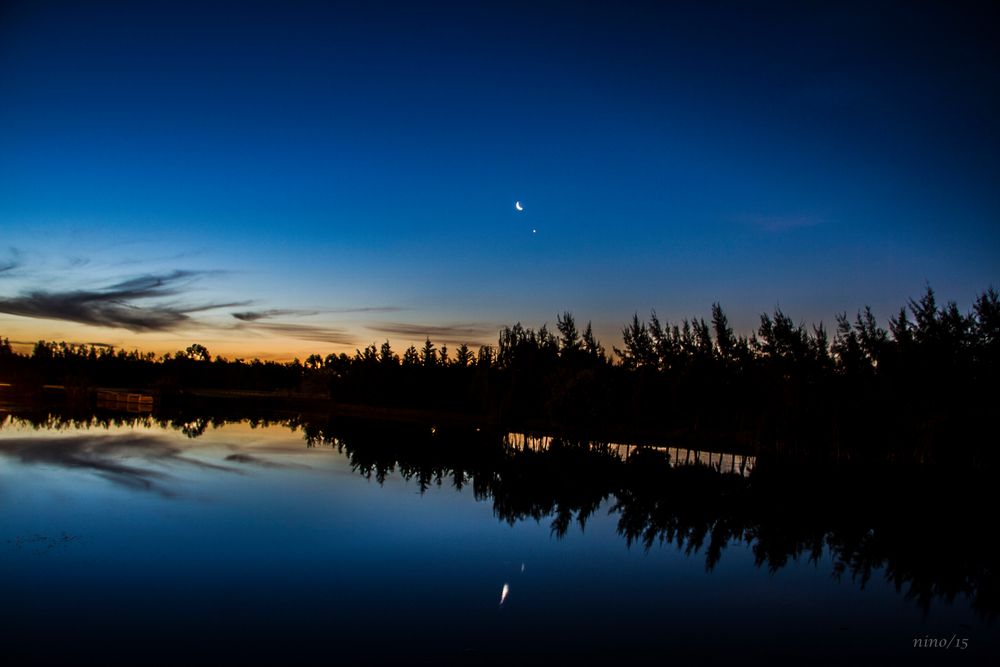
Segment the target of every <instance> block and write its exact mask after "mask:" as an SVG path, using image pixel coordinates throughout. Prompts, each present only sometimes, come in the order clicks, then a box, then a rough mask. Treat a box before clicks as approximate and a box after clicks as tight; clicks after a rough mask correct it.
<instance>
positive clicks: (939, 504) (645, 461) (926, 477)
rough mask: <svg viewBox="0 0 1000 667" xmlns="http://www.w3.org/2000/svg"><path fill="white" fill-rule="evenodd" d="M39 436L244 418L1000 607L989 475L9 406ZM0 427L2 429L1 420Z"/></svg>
mask: <svg viewBox="0 0 1000 667" xmlns="http://www.w3.org/2000/svg"><path fill="white" fill-rule="evenodd" d="M12 421H14V422H15V423H17V424H20V425H31V426H33V427H35V428H37V429H39V430H42V429H45V430H89V429H110V428H114V427H125V426H147V427H153V426H158V427H160V428H167V429H174V430H177V431H179V432H182V433H184V434H185V435H187V436H188V437H198V436H199V435H201V434H203V433H204V432H205V431H206V430H208V429H209V428H216V427H219V426H222V425H224V424H226V423H230V422H234V421H241V422H243V423H249V424H250V425H251V426H252V427H267V426H272V425H280V426H282V427H284V428H289V429H290V430H292V431H294V432H299V431H301V433H302V436H303V438H304V440H305V443H306V446H308V447H333V448H335V449H337V450H338V451H339V452H341V453H343V454H344V455H345V456H346V457H347V459H348V460H349V462H350V464H351V467H352V469H353V470H354V471H355V472H357V473H358V474H359V475H362V476H364V477H366V478H369V479H374V480H376V481H377V482H379V483H380V484H381V483H383V482H384V481H385V480H386V479H388V478H389V477H390V476H392V475H399V476H400V477H402V478H403V479H406V480H410V481H413V482H414V483H416V484H417V485H418V487H419V488H420V490H421V491H422V492H423V491H425V490H427V489H429V488H431V487H433V486H446V485H447V486H451V487H454V488H455V489H458V490H463V489H465V488H467V487H468V486H470V485H471V487H472V492H473V494H474V496H475V498H476V499H479V500H489V501H491V502H492V505H493V510H494V513H495V515H496V517H497V518H498V519H499V520H500V521H503V522H506V523H509V524H512V525H513V524H515V523H517V522H519V521H524V520H527V519H533V520H535V521H543V520H545V519H547V518H550V517H551V528H552V533H553V534H554V535H555V536H557V537H561V536H563V535H565V534H566V533H567V532H568V531H569V530H570V529H571V526H572V524H574V523H577V524H578V525H579V526H580V529H581V530H582V529H584V527H585V526H586V523H587V521H588V520H589V518H590V517H592V516H593V515H594V513H595V512H597V511H598V510H599V509H600V508H601V506H602V504H603V503H605V502H606V501H607V502H608V505H607V506H608V508H609V510H608V511H609V512H610V513H612V514H614V515H617V519H618V521H617V529H618V533H619V534H620V535H621V537H622V538H623V539H624V541H625V543H626V544H627V545H628V546H629V547H632V546H637V547H641V548H644V549H652V548H656V547H658V546H663V545H671V546H673V547H674V548H676V549H678V550H681V551H683V552H684V553H685V554H687V555H690V556H693V555H695V554H704V558H705V566H706V569H707V570H712V569H713V568H714V567H715V566H716V565H717V564H718V563H719V562H720V560H721V558H722V557H723V553H724V552H725V550H726V549H727V548H728V547H730V546H731V545H736V544H746V545H748V546H749V547H750V548H751V550H752V553H753V556H754V561H755V563H756V565H757V566H758V567H761V568H763V567H766V568H767V569H768V570H769V571H771V572H775V571H777V570H780V569H781V568H783V567H785V566H786V565H788V564H789V562H795V561H801V560H808V561H811V562H819V561H821V560H822V559H823V558H824V557H828V558H829V559H830V560H831V562H832V564H833V565H832V567H833V572H832V574H833V576H835V577H837V578H847V577H849V578H850V579H851V580H852V581H853V582H855V583H856V584H857V585H859V586H862V587H864V586H865V585H866V584H867V583H868V582H869V581H870V579H871V577H872V576H873V575H874V574H875V573H877V572H881V573H882V574H881V576H883V577H885V578H886V580H888V581H890V582H892V584H893V585H894V586H895V587H896V589H897V590H898V591H900V592H901V593H903V594H905V595H906V596H907V598H909V599H912V600H913V601H914V602H915V603H917V604H918V605H919V606H920V607H922V608H923V609H927V608H929V607H930V605H931V603H932V602H933V601H934V600H945V601H949V602H950V601H952V600H955V599H962V598H967V599H969V600H970V601H971V604H972V606H973V608H974V609H976V610H977V612H978V613H980V614H981V615H982V616H984V617H987V618H994V617H995V616H996V615H997V614H998V612H1000V597H998V590H997V583H996V577H995V572H996V568H997V565H998V564H1000V549H998V547H997V546H996V545H995V544H994V540H992V539H991V538H992V535H991V531H990V530H989V529H988V527H987V526H985V525H983V519H982V517H984V516H985V515H986V513H987V511H988V509H989V508H991V507H992V506H993V503H992V498H991V496H990V495H989V492H988V491H987V489H990V488H991V485H990V484H989V482H990V480H988V479H986V477H985V474H978V473H974V472H969V471H967V470H963V471H956V470H949V469H942V468H930V467H926V466H924V467H902V466H896V467H889V466H885V467H872V466H866V467H863V468H862V467H857V468H848V467H822V466H815V465H814V466H810V467H809V468H808V469H805V468H794V467H784V466H782V465H780V464H779V463H778V462H776V461H774V460H772V461H758V462H757V467H756V468H755V469H754V470H753V471H752V473H751V474H750V475H749V476H748V477H742V476H741V475H739V474H732V473H720V472H718V471H717V470H714V469H712V468H709V467H708V466H705V465H701V464H694V465H686V466H685V465H682V466H673V465H671V461H670V459H669V456H668V455H667V453H666V452H665V451H663V450H662V449H653V448H639V449H637V450H633V451H631V453H630V454H629V455H628V456H627V457H622V456H621V454H620V452H619V451H618V450H616V449H614V448H612V447H609V446H594V444H593V443H590V442H587V441H570V440H565V439H560V438H551V439H548V440H546V441H545V446H544V447H538V448H531V447H521V448H513V447H510V446H509V441H508V440H507V439H505V436H504V435H503V434H495V433H487V432H478V431H475V430H473V429H461V430H456V429H449V428H432V427H431V426H428V425H400V424H391V423H375V422H365V421H361V420H352V419H342V418H330V417H323V418H315V417H278V418H270V417H255V418H254V419H252V420H245V419H241V418H240V416H238V415H213V416H208V415H196V414H174V415H170V416H164V415H158V416H156V417H153V416H140V415H128V416H122V415H110V414H104V415H101V414H89V415H87V414H78V415H68V414H51V413H45V412H36V413H18V417H17V418H16V420H14V419H12V418H9V419H8V420H7V422H6V423H10V422H12ZM3 423H4V422H0V425H2V424H3Z"/></svg>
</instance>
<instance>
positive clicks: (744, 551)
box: [0, 413, 1000, 665]
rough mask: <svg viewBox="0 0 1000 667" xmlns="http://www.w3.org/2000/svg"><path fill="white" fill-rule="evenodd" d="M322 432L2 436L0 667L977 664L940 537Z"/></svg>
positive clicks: (654, 475)
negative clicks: (36, 666)
mask: <svg viewBox="0 0 1000 667" xmlns="http://www.w3.org/2000/svg"><path fill="white" fill-rule="evenodd" d="M333 423H334V424H336V420H333ZM337 429H338V427H337V426H335V425H334V426H323V425H320V426H316V425H314V424H309V423H305V422H302V421H296V420H288V421H285V422H279V423H271V424H267V423H253V424H252V423H250V422H247V421H236V422H226V421H221V420H220V421H219V422H218V423H216V424H215V425H213V424H211V423H208V422H206V421H204V420H192V421H190V422H186V421H184V420H183V419H175V420H172V421H169V422H168V421H156V420H153V419H151V418H147V417H135V418H123V419H110V420H108V419H96V418H90V417H86V418H80V419H62V418H59V417H52V416H44V415H43V416H38V415H34V416H31V417H26V418H22V417H21V416H18V415H16V414H14V413H6V414H5V413H0V584H2V591H3V605H2V615H3V618H2V624H0V643H2V646H3V651H4V653H5V654H6V656H7V657H6V658H5V659H4V661H5V662H6V663H7V664H22V663H29V664H30V663H40V664H47V663H53V664H90V663H92V664H111V663H116V664H130V665H132V664H150V663H165V664H178V663H184V664H194V663H238V664H257V663H272V664H283V665H287V664H318V663H322V664H331V663H338V662H340V663H359V662H360V663H364V662H372V663H380V662H387V663H402V662H406V663H418V664H441V663H454V664H469V663H471V664H510V663H514V664H524V663H530V664H535V663H546V662H562V661H567V660H574V661H576V662H592V663H597V664H604V663H608V664H610V663H615V662H620V661H621V660H622V659H623V658H624V659H640V658H646V659H653V660H656V661H660V662H663V663H666V662H668V661H670V662H677V663H681V664H683V663H687V662H691V661H695V660H697V661H700V662H720V663H721V662H727V661H732V660H742V661H744V662H745V661H747V660H750V661H765V660H781V661H790V660H802V661H808V662H809V664H817V663H843V662H844V661H846V660H852V661H860V662H862V663H867V662H872V663H883V664H903V661H906V663H907V664H908V663H910V662H917V663H928V664H930V663H941V662H943V661H948V662H956V663H963V664H974V663H988V662H991V661H995V660H996V659H997V657H998V656H1000V648H998V647H1000V643H998V632H997V622H996V621H995V620H994V619H995V618H996V615H997V608H998V604H997V597H996V595H997V584H996V582H995V580H994V579H993V578H994V577H995V572H996V569H995V566H996V562H995V561H993V560H992V559H993V558H994V556H995V554H996V552H995V550H994V551H989V549H988V548H987V547H983V548H980V546H978V544H979V543H978V542H976V539H978V538H972V537H970V536H969V533H970V532H971V531H970V530H969V529H968V527H967V526H966V525H965V524H962V523H961V522H959V524H958V525H956V526H955V527H954V530H953V531H952V530H951V529H950V528H948V527H947V526H945V527H942V526H940V525H935V524H934V523H928V524H924V523H922V519H921V517H919V516H916V517H901V518H898V519H897V518H896V517H895V515H893V514H891V513H890V514H886V512H887V511H888V510H886V511H883V510H882V509H874V510H871V511H869V510H868V509H864V508H862V509H861V510H858V509H857V507H856V506H855V505H851V507H852V508H853V509H852V511H850V512H847V513H846V515H845V516H841V515H840V514H839V513H836V512H833V513H831V512H830V510H829V507H830V505H829V503H828V502H827V501H826V500H823V499H817V500H816V501H815V502H816V503H817V504H816V509H815V510H813V509H811V508H810V507H808V505H809V502H811V501H810V500H809V499H805V501H804V500H803V499H802V498H782V497H780V492H779V491H773V492H772V491H770V490H769V487H768V486H767V485H768V484H772V483H773V484H778V483H777V482H768V481H767V480H768V479H769V478H767V477H765V474H766V472H767V471H766V470H764V466H763V465H762V464H759V463H758V462H755V461H754V460H753V459H752V457H744V458H738V457H732V456H730V457H729V458H725V457H719V456H718V455H716V457H715V458H714V459H709V460H710V462H711V465H705V464H704V463H702V464H692V465H688V466H681V465H674V464H677V463H678V461H679V460H681V459H686V460H687V461H688V462H692V461H694V460H696V459H698V458H699V457H700V459H701V460H702V461H703V462H704V461H705V460H706V457H705V455H704V453H698V454H697V456H692V455H691V454H685V453H684V452H682V451H681V450H676V449H675V450H666V451H659V450H651V451H642V452H639V453H638V454H637V453H636V451H633V450H631V449H629V450H628V451H623V450H622V449H621V448H620V447H617V446H600V447H594V446H590V447H582V448H581V447H578V446H576V447H571V446H569V445H563V444H560V443H558V442H556V443H553V442H552V441H550V440H548V439H544V438H531V437H530V436H523V435H517V434H514V435H505V436H503V437H499V438H496V439H494V440H495V441H492V440H491V441H490V443H487V444H483V443H482V442H480V441H479V440H477V438H485V436H482V435H481V434H476V433H475V432H471V433H460V434H457V435H450V434H447V433H443V432H441V431H440V430H439V429H437V428H434V427H424V426H407V427H398V428H395V427H393V428H389V427H383V426H380V425H377V424H374V425H366V424H364V423H354V424H350V425H346V426H344V427H343V429H342V430H340V431H338V430H337ZM483 452H485V453H483ZM633 457H639V458H640V459H641V458H642V457H648V459H644V460H639V459H636V460H632V459H633ZM719 470H721V471H722V472H719ZM800 475H808V473H800ZM755 480H760V481H759V482H757V481H755ZM799 483H800V484H799V486H795V487H794V488H796V489H800V492H801V489H809V488H812V486H813V485H812V483H811V482H810V481H809V480H804V481H803V480H801V479H800V480H799ZM778 488H781V489H784V488H785V487H784V486H780V485H779V486H778ZM703 490H704V491H703ZM762 494H763V495H762ZM823 495H824V496H825V497H826V496H829V494H826V493H824V494H823ZM925 495H926V494H925ZM845 502H846V501H845ZM865 502H866V503H869V504H871V503H870V501H868V500H866V501H865ZM803 505H806V506H807V507H805V508H803V507H802V506H803ZM854 510H857V511H854ZM898 511H900V510H898V508H897V509H893V510H892V512H898ZM920 511H923V510H918V509H915V510H914V512H920ZM976 511H978V510H977V509H976V508H971V509H969V508H967V509H966V511H965V516H966V518H967V517H968V515H969V514H970V512H972V513H974V512H976ZM868 516H871V517H872V519H871V522H870V523H866V521H867V520H866V519H863V518H864V517H868ZM803 517H806V518H803ZM812 517H818V518H816V522H817V523H816V525H813V524H812V523H811V522H812V521H813V519H812ZM857 517H862V519H857ZM928 520H929V521H930V520H933V521H934V522H937V521H938V519H928ZM852 522H853V523H852ZM855 524H857V525H855ZM922 525H923V526H924V529H923V530H922V531H921V529H920V526H922ZM899 526H903V528H899ZM942 530H943V531H944V532H942ZM921 532H922V534H918V535H914V534H913V533H921ZM980 532H982V531H980ZM880 535H885V537H884V538H883V537H880ZM968 540H972V542H969V541H968ZM925 543H926V544H928V545H931V546H928V547H924V546H921V545H923V544H925ZM984 543H986V544H988V542H984ZM926 549H930V550H931V551H932V552H933V553H932V554H931V556H932V557H929V558H922V556H921V554H920V553H918V552H920V551H921V550H925V551H926ZM984 549H985V551H984ZM973 550H975V553H972V551H973ZM967 552H968V553H967ZM941 554H944V555H943V556H942V555H941ZM949 554H950V556H949ZM952 556H953V558H952ZM977 559H980V560H977ZM983 559H985V560H983ZM935 568H937V569H935ZM930 639H934V640H935V641H937V640H940V639H944V640H946V641H951V646H950V647H946V646H943V645H942V646H934V645H931V644H930V642H929V641H927V640H930ZM914 640H921V641H923V642H925V643H926V645H918V646H914ZM963 646H964V648H963Z"/></svg>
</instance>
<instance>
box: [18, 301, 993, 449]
mask: <svg viewBox="0 0 1000 667" xmlns="http://www.w3.org/2000/svg"><path fill="white" fill-rule="evenodd" d="M998 360H1000V296H998V293H997V292H996V290H994V289H992V288H990V289H988V290H986V291H985V292H983V293H982V294H980V295H979V296H978V297H977V298H976V299H975V301H974V303H973V305H972V308H971V310H970V311H969V312H967V313H963V312H961V311H960V309H959V308H958V306H957V305H956V304H955V303H954V302H948V303H946V304H944V305H939V304H938V302H937V299H936V296H935V294H934V291H933V290H932V289H930V288H929V287H928V289H927V290H926V292H925V293H924V294H923V295H922V296H921V297H920V298H919V299H911V300H910V301H909V303H908V304H907V306H905V307H903V308H901V309H900V310H899V311H898V312H897V313H896V314H894V315H893V316H892V317H891V318H890V319H889V320H888V328H883V327H882V326H881V325H880V324H879V323H878V321H877V319H876V317H875V315H874V313H873V312H872V311H871V309H870V308H867V307H866V308H864V309H862V310H860V311H858V312H857V313H856V315H855V316H854V317H853V318H848V317H847V315H846V314H842V315H840V316H838V317H837V318H836V327H835V328H834V330H833V331H832V332H828V331H827V330H826V328H825V327H824V326H823V325H822V324H820V325H816V326H809V327H807V326H806V325H805V324H804V323H799V324H796V323H795V321H794V320H793V319H792V318H791V317H790V316H789V315H787V314H785V313H784V312H782V311H781V310H780V309H776V310H775V311H774V312H773V313H770V314H767V313H765V314H763V315H761V316H760V324H759V327H758V328H757V329H756V331H753V332H752V333H750V334H749V335H737V334H736V333H734V331H733V328H732V327H731V326H730V324H729V321H728V318H727V316H726V314H725V312H724V310H723V309H722V307H721V306H720V305H719V304H717V303H716V304H713V306H712V308H711V314H710V318H709V320H708V321H706V320H705V319H703V318H693V319H691V320H682V321H680V322H675V323H670V322H666V321H661V320H660V318H659V317H658V316H657V314H656V313H655V311H654V312H652V313H650V316H649V317H648V318H647V319H643V318H640V317H639V315H638V314H636V315H635V316H633V318H632V320H631V321H630V322H629V323H627V324H626V325H625V326H624V327H623V329H622V347H621V348H618V347H613V348H612V352H611V353H609V352H608V351H607V350H606V348H605V347H604V346H603V345H602V344H601V342H600V341H598V340H597V339H596V337H595V336H594V333H593V329H592V327H591V325H590V324H589V323H588V324H587V326H586V327H584V328H583V330H582V331H581V330H580V328H579V327H578V326H577V323H576V319H575V318H574V316H573V314H572V313H569V312H565V313H563V314H561V315H559V316H558V317H557V318H556V328H555V331H550V330H549V329H548V327H547V326H546V325H543V326H541V327H540V328H538V329H532V328H530V327H525V326H523V325H522V324H520V323H517V324H515V325H513V326H507V327H504V328H503V329H502V330H501V331H500V332H499V336H498V340H497V343H496V344H495V345H485V346H482V347H480V348H479V349H478V350H473V349H472V348H470V347H469V346H468V345H464V344H463V345H460V346H458V347H457V348H455V349H454V350H451V349H449V348H448V347H447V346H446V345H441V346H440V347H438V346H437V345H435V344H434V343H433V342H432V341H431V340H430V339H427V340H425V342H424V344H423V345H422V346H421V347H419V348H418V347H416V346H410V347H408V348H407V349H405V350H403V352H402V354H399V353H398V352H397V351H396V350H394V349H393V348H392V346H391V344H390V342H389V341H388V340H386V341H385V342H383V343H382V344H381V345H377V344H375V343H373V344H371V345H369V346H367V347H365V348H364V349H358V350H356V351H355V353H354V354H353V355H348V354H346V353H342V354H329V355H326V356H325V357H324V356H320V355H317V354H314V355H311V356H309V357H308V358H306V360H305V361H304V362H302V361H300V360H298V359H296V360H294V361H291V362H283V363H282V362H274V361H261V360H259V359H253V360H249V361H248V360H244V359H226V358H223V357H220V356H213V355H211V353H210V352H209V351H208V350H207V349H206V348H205V347H204V346H202V345H200V344H193V345H191V346H190V347H188V348H186V349H185V350H181V351H178V352H176V353H174V354H164V355H159V356H157V355H154V354H151V353H141V352H138V351H124V350H116V349H113V348H110V347H103V346H94V345H73V344H67V343H51V342H44V341H41V342H39V343H38V344H36V345H35V347H34V349H33V351H32V352H31V353H30V354H19V353H17V352H15V351H14V350H13V349H12V347H11V345H10V343H9V342H8V341H7V340H5V339H4V340H0V381H3V382H8V383H11V384H14V385H17V386H18V387H24V388H27V389H26V391H30V388H31V387H40V386H42V385H44V384H60V385H65V386H69V387H88V386H117V387H132V388H145V389H148V390H151V391H156V392H158V393H159V394H160V395H161V397H162V398H163V400H172V399H173V398H176V397H179V396H183V395H184V393H185V391H189V390H196V389H199V388H214V389H229V390H257V391H263V392H278V393H284V394H288V395H305V396H312V397H323V398H327V399H330V400H333V401H336V402H339V403H352V404H365V405H375V406H386V407H397V408H414V409H421V410H430V411H448V412H458V413H466V414H470V415H477V416H481V417H483V418H484V419H487V420H489V421H491V422H493V423H498V424H506V425H512V426H526V427H536V428H547V429H556V430H559V431H561V432H568V433H581V434H605V433H606V434H619V435H621V436H623V437H633V438H641V437H647V436H649V437H652V436H669V437H673V438H678V439H684V438H688V439H693V440H695V441H704V440H719V441H720V442H721V443H722V444H726V445H728V446H729V447H730V448H733V447H744V448H748V449H753V450H755V451H760V450H761V449H765V450H773V451H779V452H788V453H797V454H816V453H820V454H823V455H833V456H836V457H842V458H856V457H865V456H876V457H879V458H890V459H907V460H909V459H916V460H944V459H949V458H954V459H960V460H963V461H969V460H974V461H977V462H982V461H983V460H984V457H992V456H995V452H996V439H997V436H996V434H995V433H996V430H995V428H994V421H995V418H994V417H993V413H994V412H995V406H996V404H997V398H998V388H997V386H998V383H997V379H998V373H997V369H998V363H1000V362H998Z"/></svg>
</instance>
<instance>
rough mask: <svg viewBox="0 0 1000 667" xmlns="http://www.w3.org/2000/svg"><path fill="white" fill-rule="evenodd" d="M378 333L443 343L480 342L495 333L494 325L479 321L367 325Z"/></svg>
mask: <svg viewBox="0 0 1000 667" xmlns="http://www.w3.org/2000/svg"><path fill="white" fill-rule="evenodd" d="M367 328H368V329H369V330H371V331H375V332H377V333H380V334H387V335H397V336H406V337H408V338H430V339H431V340H436V341H440V342H443V343H472V344H477V345H478V344H482V343H483V341H485V340H488V339H489V338H490V337H492V336H493V335H494V334H495V333H496V327H494V326H493V325H490V324H485V323H481V322H469V323H459V324H440V325H422V324H409V323H405V322H380V323H378V324H370V325H368V327H367Z"/></svg>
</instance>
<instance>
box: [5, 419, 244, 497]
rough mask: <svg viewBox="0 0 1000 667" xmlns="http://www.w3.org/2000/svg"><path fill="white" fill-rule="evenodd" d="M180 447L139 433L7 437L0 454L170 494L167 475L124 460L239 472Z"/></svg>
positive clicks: (136, 488)
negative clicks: (85, 471) (196, 456)
mask: <svg viewBox="0 0 1000 667" xmlns="http://www.w3.org/2000/svg"><path fill="white" fill-rule="evenodd" d="M183 452H184V450H183V449H182V448H181V447H178V446H177V445H175V444H173V443H171V442H169V441H168V440H167V439H166V438H163V437H159V436H155V435H147V434H140V433H129V434H124V435H96V436H92V435H85V436H64V437H57V438H10V439H2V440H0V454H4V455H7V456H11V457H14V458H17V459H18V460H19V461H20V462H21V463H23V464H28V465H54V466H59V467H61V468H68V469H80V470H87V471H90V472H93V473H95V474H96V475H98V476H100V477H103V478H104V479H107V480H108V481H110V482H113V483H115V484H119V485H121V486H124V487H127V488H130V489H135V490H140V491H154V492H156V493H160V494H162V495H164V496H171V495H173V494H172V492H171V491H170V490H169V489H167V488H165V487H164V486H163V485H162V484H161V483H160V482H162V480H165V479H167V478H168V477H169V476H168V475H166V474H165V473H162V472H160V471H157V470H151V469H149V468H146V467H141V466H139V465H135V464H132V463H125V462H124V459H141V460H143V461H145V462H147V463H152V464H167V465H169V464H181V465H188V466H194V467H197V468H202V469H209V470H218V471H224V472H239V470H238V469H236V468H233V467H230V466H223V465H217V464H214V463H208V462H205V461H199V460H198V459H193V458H190V457H187V456H183Z"/></svg>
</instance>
